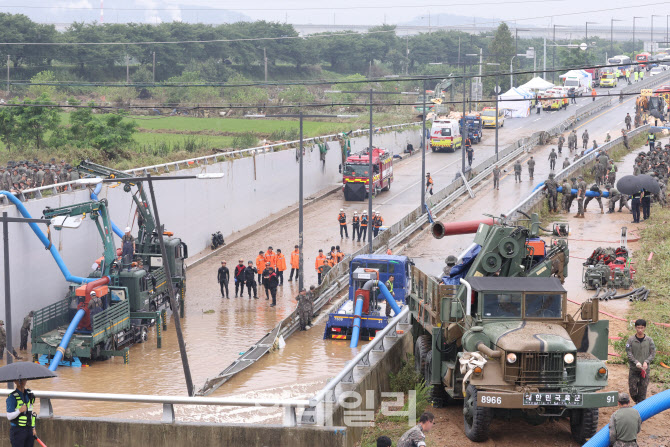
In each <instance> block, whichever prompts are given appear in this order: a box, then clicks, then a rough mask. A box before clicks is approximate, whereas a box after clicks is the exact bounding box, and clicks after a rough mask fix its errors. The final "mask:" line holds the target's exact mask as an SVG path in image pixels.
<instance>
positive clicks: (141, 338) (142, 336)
mask: <svg viewBox="0 0 670 447" xmlns="http://www.w3.org/2000/svg"><path fill="white" fill-rule="evenodd" d="M148 339H149V332H148V331H147V327H146V326H144V325H142V326H141V327H140V332H139V334H138V340H137V342H138V343H144V342H145V341H147V340H148Z"/></svg>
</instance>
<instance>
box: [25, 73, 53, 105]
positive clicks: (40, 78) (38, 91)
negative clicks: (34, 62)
mask: <svg viewBox="0 0 670 447" xmlns="http://www.w3.org/2000/svg"><path fill="white" fill-rule="evenodd" d="M56 81H57V79H56V76H55V75H54V73H53V71H48V70H47V71H40V72H39V73H37V74H36V75H35V76H33V77H32V78H30V83H31V84H40V83H47V82H56ZM28 94H29V95H30V96H32V97H33V98H38V97H40V96H42V95H43V94H44V95H47V96H48V97H49V98H55V97H56V96H57V92H56V87H55V86H53V85H31V86H30V87H28Z"/></svg>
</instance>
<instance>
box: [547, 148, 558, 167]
mask: <svg viewBox="0 0 670 447" xmlns="http://www.w3.org/2000/svg"><path fill="white" fill-rule="evenodd" d="M557 158H558V155H557V154H556V151H555V150H553V149H552V150H551V152H549V169H551V170H552V171H553V170H554V168H555V167H556V159H557Z"/></svg>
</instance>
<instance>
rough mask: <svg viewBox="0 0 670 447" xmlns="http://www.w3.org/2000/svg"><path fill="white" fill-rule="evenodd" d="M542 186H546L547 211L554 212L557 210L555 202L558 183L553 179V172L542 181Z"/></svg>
mask: <svg viewBox="0 0 670 447" xmlns="http://www.w3.org/2000/svg"><path fill="white" fill-rule="evenodd" d="M544 186H546V187H547V204H548V205H549V212H553V213H555V212H557V211H558V205H557V203H556V198H557V196H558V192H557V189H558V184H557V183H556V180H554V175H553V174H551V175H550V176H549V178H548V179H547V180H546V181H545V182H544Z"/></svg>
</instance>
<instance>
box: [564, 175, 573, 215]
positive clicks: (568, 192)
mask: <svg viewBox="0 0 670 447" xmlns="http://www.w3.org/2000/svg"><path fill="white" fill-rule="evenodd" d="M561 188H563V191H561V192H562V193H563V200H561V208H563V211H565V212H566V213H569V212H570V203H571V202H572V200H570V199H571V198H572V188H570V183H568V179H565V180H563V184H562V185H561Z"/></svg>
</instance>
